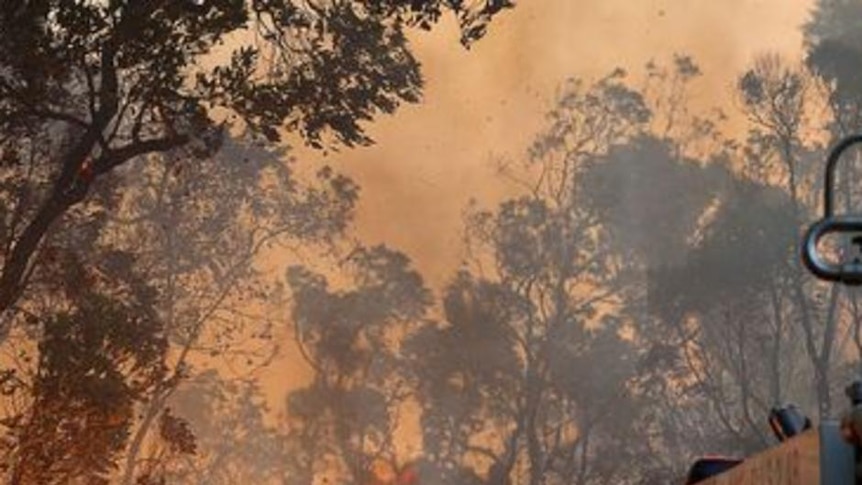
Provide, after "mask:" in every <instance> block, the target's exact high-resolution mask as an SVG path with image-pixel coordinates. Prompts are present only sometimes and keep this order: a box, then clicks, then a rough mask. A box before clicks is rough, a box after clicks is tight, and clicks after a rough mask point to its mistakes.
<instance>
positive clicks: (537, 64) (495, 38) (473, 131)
mask: <svg viewBox="0 0 862 485" xmlns="http://www.w3.org/2000/svg"><path fill="white" fill-rule="evenodd" d="M812 7H813V1H812V0H721V1H716V0H521V1H520V2H518V5H516V7H515V8H514V9H512V10H509V11H507V12H505V13H504V14H503V15H501V16H500V17H498V18H496V19H495V20H494V22H492V24H491V26H490V29H489V32H488V34H487V36H486V37H485V38H483V39H482V40H481V41H479V42H478V43H477V44H476V45H475V46H473V47H472V48H471V49H470V50H465V49H463V48H461V46H460V45H459V44H458V32H457V27H456V25H455V22H454V19H451V18H449V19H446V20H445V21H444V22H443V23H442V25H440V26H438V27H439V28H437V29H436V30H434V31H433V32H430V33H429V32H419V33H416V34H415V35H413V37H412V42H413V45H414V48H415V53H416V56H417V58H418V60H419V61H420V62H421V63H422V66H423V73H424V76H425V81H426V86H425V89H424V98H423V100H422V102H421V103H419V104H415V105H409V106H404V107H402V109H400V110H399V111H397V112H396V113H395V114H394V115H392V116H388V117H382V118H379V119H378V120H377V121H376V122H375V123H374V124H373V125H372V126H370V127H369V132H370V134H371V135H372V137H373V138H374V139H375V141H376V144H375V145H373V146H371V147H366V148H359V149H345V150H342V151H341V152H338V153H330V154H328V155H324V154H321V153H319V152H315V151H312V150H305V149H296V150H295V151H294V155H295V156H296V157H297V158H299V159H300V161H302V160H317V161H320V160H322V161H323V162H324V163H328V164H332V165H335V166H336V167H338V168H339V169H340V170H343V171H345V172H346V173H348V174H349V175H350V176H351V177H353V178H354V179H355V180H356V181H357V182H358V183H359V185H360V186H361V198H360V202H359V211H358V217H357V221H356V231H357V232H358V235H359V237H360V238H361V239H362V240H363V241H364V242H366V243H369V244H374V243H381V242H382V243H386V244H387V245H390V246H392V247H394V248H397V249H400V250H402V251H404V252H405V253H407V254H408V255H409V256H410V257H411V258H412V259H413V261H414V264H415V265H416V267H417V268H418V269H419V270H420V271H421V272H422V274H423V275H424V277H425V278H426V279H427V281H428V282H429V284H430V285H432V286H433V287H435V288H439V287H440V285H442V284H444V283H445V282H446V281H447V279H448V278H449V277H451V275H452V273H453V271H454V270H455V269H457V267H458V265H459V261H460V260H461V258H462V256H463V251H462V247H461V243H460V242H461V233H462V214H463V211H464V209H465V207H466V205H467V203H468V201H469V200H470V199H471V198H475V199H476V200H477V201H478V202H479V203H480V204H483V205H489V204H492V203H493V202H494V201H495V200H499V198H500V197H501V196H502V195H504V194H506V193H507V192H510V191H511V190H512V188H511V187H510V186H507V185H506V184H505V183H503V182H502V181H501V180H500V179H499V178H498V177H496V176H495V171H494V164H493V163H492V160H493V159H494V158H495V157H505V158H508V159H517V158H518V157H522V156H523V154H524V153H525V151H526V148H527V147H528V145H529V143H530V141H531V139H532V137H533V136H534V135H535V133H536V132H537V131H538V130H539V129H540V128H541V127H542V123H543V117H544V113H545V112H546V111H547V110H548V109H549V108H550V107H551V106H552V101H553V97H554V93H555V90H556V89H557V87H558V86H559V85H560V84H561V83H562V82H563V81H564V80H565V79H566V78H569V77H583V78H587V79H589V78H596V77H598V76H602V75H604V74H606V73H608V72H610V71H611V70H612V69H613V68H615V67H622V68H624V69H627V70H629V71H630V72H632V74H633V75H637V73H639V72H640V71H641V69H642V67H643V66H644V64H645V63H646V62H648V61H650V60H655V61H657V62H662V61H669V60H671V59H672V56H673V55H674V54H675V53H679V54H688V55H691V56H692V57H693V58H694V59H695V60H696V62H697V63H698V64H699V65H700V67H701V70H702V71H703V76H702V78H701V79H700V80H699V81H698V82H697V84H696V85H695V87H694V90H693V93H692V95H693V98H694V100H693V102H694V103H695V105H696V106H704V107H707V106H709V107H713V106H714V107H721V108H724V109H725V110H726V111H733V106H732V104H731V103H732V96H731V90H732V89H733V85H734V81H735V79H736V77H737V76H738V75H739V74H740V72H741V71H742V70H743V69H744V68H745V67H746V66H747V65H748V64H749V63H750V62H751V61H752V59H753V57H754V56H756V55H758V54H761V53H765V52H772V51H774V52H778V53H780V54H782V55H784V56H786V57H788V58H790V59H798V58H799V56H800V52H801V47H802V34H801V27H802V26H803V25H804V23H805V22H806V20H807V17H808V14H809V12H810V10H811V9H812ZM273 263H275V261H273ZM290 354H291V352H290V351H289V350H287V351H286V352H285V355H284V358H283V359H282V360H281V361H280V362H279V363H276V364H274V365H273V366H272V367H271V368H270V369H269V371H268V373H267V375H266V376H262V377H263V379H264V381H265V382H266V387H267V389H268V391H269V392H271V396H273V397H274V398H275V397H276V396H277V398H276V399H277V401H276V402H274V404H276V403H278V404H280V403H283V397H284V392H285V391H286V390H287V388H288V387H289V385H290V383H291V382H293V383H295V382H296V381H297V380H302V377H300V376H302V375H306V376H307V373H305V372H303V371H302V369H300V368H298V367H299V365H298V364H297V362H298V361H299V359H298V358H296V356H295V355H290ZM278 404H276V406H278Z"/></svg>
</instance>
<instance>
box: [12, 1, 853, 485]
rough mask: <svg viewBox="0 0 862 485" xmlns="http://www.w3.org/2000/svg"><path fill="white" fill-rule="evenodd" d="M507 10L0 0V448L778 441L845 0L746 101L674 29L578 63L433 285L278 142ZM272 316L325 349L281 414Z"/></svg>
mask: <svg viewBox="0 0 862 485" xmlns="http://www.w3.org/2000/svg"><path fill="white" fill-rule="evenodd" d="M509 6H510V5H509V3H508V2H499V1H487V2H472V3H471V4H470V5H469V6H467V5H465V4H463V3H462V2H456V1H435V2H399V1H395V0H387V1H380V2H351V1H344V2H323V3H319V4H318V3H316V2H295V3H294V2H271V1H264V0H249V1H245V2H243V1H231V0H219V1H206V2H188V3H184V2H177V1H171V2H141V3H136V2H123V1H113V0H112V1H109V2H55V1H48V0H45V1H26V0H21V1H13V2H11V4H10V6H9V8H6V7H5V6H4V9H3V10H2V11H0V207H2V212H0V257H2V259H3V263H2V265H3V266H2V273H0V330H2V350H3V351H2V357H0V398H2V399H0V402H2V408H0V426H2V428H0V434H2V439H0V457H2V459H0V473H2V475H3V479H4V480H5V481H7V482H9V483H19V484H49V483H122V484H138V485H151V484H163V483H206V484H218V483H224V484H236V483H254V484H257V483H260V484H265V483H285V484H291V485H293V484H296V485H312V484H314V485H317V484H322V483H331V484H336V483H339V484H340V483H343V484H357V485H370V484H376V485H384V484H392V485H394V484H399V485H406V484H408V483H422V484H441V485H442V484H451V485H470V484H477V485H478V484H489V485H504V484H518V485H520V484H529V485H563V484H577V485H586V484H591V485H592V484H632V485H634V484H641V485H647V484H664V483H671V482H673V481H674V480H678V479H679V477H680V476H682V475H683V474H684V472H685V469H686V467H687V465H688V461H689V460H690V459H691V458H692V457H694V456H696V455H698V454H701V453H707V452H716V453H729V454H747V453H749V452H753V451H756V450H758V449H762V448H763V447H765V446H769V445H770V444H771V440H772V438H771V437H770V436H769V432H768V428H767V427H766V425H765V424H766V421H765V417H766V413H767V412H768V410H769V408H770V407H771V406H773V405H775V404H779V403H784V402H787V401H794V402H796V403H798V404H800V405H801V406H802V408H803V409H806V410H807V411H808V412H809V413H810V415H811V416H812V417H813V418H815V419H819V418H825V417H830V416H834V415H835V414H836V413H837V412H838V411H839V410H840V409H841V407H842V406H843V405H844V402H843V398H842V392H841V389H842V388H843V386H844V385H846V384H847V383H848V382H849V380H850V379H851V378H852V377H854V376H855V375H856V374H857V373H858V371H859V370H860V366H859V365H858V364H857V362H858V360H859V358H860V357H862V334H860V314H859V311H860V308H859V302H858V300H857V293H856V292H854V291H853V290H850V289H844V288H841V287H838V286H830V285H825V284H822V283H818V282H816V281H815V280H814V279H813V278H812V277H811V276H809V275H808V274H807V273H806V272H805V270H804V268H802V267H801V264H800V262H799V258H798V252H797V245H798V241H799V238H800V233H801V231H802V230H803V229H804V227H805V226H806V225H807V224H808V223H809V222H810V221H812V220H813V219H814V218H816V217H817V214H819V210H820V205H819V204H820V200H821V192H820V191H821V188H822V180H821V176H822V168H823V160H824V157H825V153H826V150H827V148H828V147H829V146H830V145H831V144H832V143H834V142H835V141H836V140H837V139H839V138H840V137H842V136H844V135H847V134H849V133H855V132H857V131H859V130H860V129H862V82H860V81H862V77H860V74H859V73H858V72H857V70H858V66H860V65H862V5H859V4H858V2H854V1H851V0H820V1H819V3H818V5H817V8H816V9H815V10H814V11H813V12H812V17H811V20H810V22H809V23H808V24H807V25H805V26H804V32H805V39H806V45H805V53H806V54H805V59H804V62H802V63H799V64H796V63H793V62H790V61H787V60H784V59H781V58H780V57H778V56H777V55H771V54H764V55H762V56H760V57H758V58H756V59H752V61H751V64H750V67H749V68H748V69H747V70H746V71H744V72H740V73H738V76H737V80H738V82H737V85H736V86H735V88H734V93H733V95H734V97H735V99H736V100H737V103H736V104H735V106H734V108H733V109H734V110H735V111H734V112H721V111H717V110H716V111H710V112H703V111H702V110H697V109H695V108H694V107H693V104H692V102H691V100H690V98H689V92H690V91H691V89H692V86H693V85H696V83H697V80H698V77H699V76H700V75H701V72H700V68H699V66H698V64H697V61H696V59H692V58H690V57H688V56H686V55H683V54H678V55H674V56H670V57H667V58H662V57H661V56H657V60H656V61H655V62H650V63H649V64H647V65H646V66H623V67H621V68H620V69H617V70H615V71H613V72H610V73H608V74H607V75H606V76H604V77H601V78H598V79H582V78H579V77H573V78H572V79H570V80H567V81H565V82H564V83H562V85H561V88H560V90H559V93H558V95H557V97H556V98H555V99H554V103H553V109H552V110H551V111H550V112H549V113H548V115H547V119H546V123H545V126H544V128H543V129H542V130H541V131H540V132H539V133H536V134H535V137H534V141H533V143H532V144H531V146H530V147H529V148H528V150H525V155H524V157H523V158H522V159H519V160H514V161H507V162H506V163H501V166H500V167H499V168H500V170H499V173H500V177H503V178H504V179H505V181H506V182H507V183H509V184H511V187H512V190H511V193H512V194H514V195H512V196H510V197H509V198H506V199H505V200H501V201H499V202H498V203H497V204H495V205H493V206H481V205H478V204H472V205H470V206H469V207H466V208H465V217H464V228H463V240H464V254H465V258H464V261H463V264H462V266H461V268H460V270H458V271H457V272H456V273H455V274H452V275H451V277H450V278H449V279H448V283H447V284H446V285H445V286H444V287H443V288H430V287H429V286H428V285H427V284H426V282H425V281H423V278H422V275H421V274H419V272H418V271H417V270H416V269H415V268H414V267H413V265H412V264H411V261H410V258H409V257H408V256H407V255H405V254H403V253H402V252H400V251H398V249H397V248H393V247H388V246H386V245H366V244H363V243H362V242H361V241H357V240H356V238H355V237H353V235H352V232H351V224H352V221H353V216H354V210H355V208H356V204H357V202H358V200H359V197H360V195H361V187H359V186H358V185H357V184H356V183H355V182H354V181H352V180H351V179H350V178H348V177H346V176H344V175H342V174H339V173H337V172H336V171H335V170H333V169H331V168H329V167H312V166H309V165H308V164H303V163H301V162H299V161H297V160H294V159H293V158H292V157H291V155H290V151H289V150H288V149H287V148H284V147H285V144H283V143H279V140H280V139H281V138H283V137H285V136H287V137H294V138H293V139H300V140H303V141H305V142H306V143H308V144H309V145H311V146H313V147H318V148H328V147H337V146H341V147H345V146H346V147H350V146H353V145H358V144H367V143H370V142H371V140H370V139H369V138H368V136H367V135H366V134H365V131H364V123H366V122H368V121H370V120H373V119H374V118H376V117H377V116H379V115H381V114H386V113H391V112H393V111H394V110H395V109H396V108H397V107H398V106H399V105H400V104H402V103H406V102H417V101H419V100H420V97H421V88H422V77H421V72H420V69H419V63H418V62H417V61H416V60H415V59H414V58H413V55H412V53H411V51H410V49H409V44H408V42H407V40H406V39H407V38H406V32H407V31H409V30H410V29H415V28H419V29H428V28H432V27H433V26H434V24H435V23H436V22H437V20H438V18H439V17H440V15H443V14H454V15H456V16H457V18H458V20H459V25H460V27H461V33H462V38H461V42H462V43H463V44H464V45H470V44H471V43H472V42H474V41H477V40H479V39H480V37H482V35H483V34H484V32H485V29H486V28H488V23H489V22H491V24H490V25H491V26H492V27H491V28H493V25H494V23H493V19H492V18H493V17H494V16H495V15H497V14H498V13H499V12H500V11H502V10H504V9H505V8H507V7H509ZM225 39H227V40H229V41H230V42H224V40H225ZM232 45H233V46H236V47H235V48H231V49H232V50H231V49H228V48H227V47H225V46H232ZM220 49H221V50H220ZM224 50H229V51H230V52H228V53H227V54H228V55H224V52H223V51H224ZM624 68H625V69H624ZM627 71H631V72H630V73H629V72H627ZM728 119H732V120H740V119H741V120H744V126H743V128H741V129H740V128H739V127H738V126H736V125H734V124H732V123H729V122H728ZM737 124H738V123H737ZM730 127H733V128H734V129H733V131H730ZM858 159H859V157H858V156H857V154H855V153H853V154H851V155H850V156H849V157H848V159H847V160H846V161H845V162H846V163H845V164H844V165H842V168H841V173H840V176H839V183H838V185H839V188H840V197H839V198H838V205H837V207H840V208H841V209H842V210H846V211H852V210H853V207H855V206H854V202H855V201H858V200H859V199H860V197H859V195H860V192H862V186H860V184H859V181H860V180H862V178H860V176H862V171H860V170H862V167H860V166H859V165H860V164H859V163H857V162H858ZM833 243H834V244H832V247H831V248H830V249H831V250H833V251H834V252H836V253H847V254H849V253H850V252H851V251H854V250H856V249H855V248H853V247H852V246H851V245H849V244H848V243H845V242H842V241H833ZM274 254H277V255H280V256H282V257H283V259H285V260H289V261H291V263H290V265H289V267H288V268H287V269H286V270H285V271H282V270H281V269H279V271H278V272H277V273H276V274H274V273H273V271H272V268H271V267H270V266H268V265H266V264H265V260H266V257H272V255H274ZM293 346H295V347H296V348H297V353H298V355H299V356H301V358H302V360H303V362H302V366H304V367H305V368H307V369H308V370H309V375H310V378H308V379H306V381H305V382H304V383H303V384H301V385H299V386H298V387H296V388H295V389H294V390H292V391H291V392H290V393H289V395H287V396H286V398H285V400H284V402H283V405H280V406H279V407H278V408H274V409H271V408H270V406H269V405H267V399H266V397H265V392H264V390H263V388H262V385H261V383H260V382H259V381H258V380H257V379H256V375H257V374H256V371H258V370H259V369H261V368H266V367H267V366H268V365H270V364H271V363H272V362H273V360H274V359H276V358H278V357H279V356H280V355H282V352H284V348H285V347H293ZM417 433H418V434H417Z"/></svg>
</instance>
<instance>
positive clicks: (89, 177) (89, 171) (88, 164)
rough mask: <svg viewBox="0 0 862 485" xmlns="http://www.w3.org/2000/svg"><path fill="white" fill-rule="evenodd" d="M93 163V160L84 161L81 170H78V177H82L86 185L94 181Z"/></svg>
mask: <svg viewBox="0 0 862 485" xmlns="http://www.w3.org/2000/svg"><path fill="white" fill-rule="evenodd" d="M94 175H95V174H94V172H93V161H92V160H91V159H89V158H88V159H86V160H84V163H82V164H81V168H79V169H78V176H79V177H81V180H83V181H84V182H86V183H90V182H92V181H93V176H94Z"/></svg>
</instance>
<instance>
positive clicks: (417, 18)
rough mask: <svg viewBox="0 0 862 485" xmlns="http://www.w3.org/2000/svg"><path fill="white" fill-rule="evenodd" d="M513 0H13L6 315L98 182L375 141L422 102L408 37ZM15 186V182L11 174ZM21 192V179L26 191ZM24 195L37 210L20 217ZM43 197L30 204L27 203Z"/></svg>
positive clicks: (477, 31) (1, 97)
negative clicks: (140, 171) (284, 139)
mask: <svg viewBox="0 0 862 485" xmlns="http://www.w3.org/2000/svg"><path fill="white" fill-rule="evenodd" d="M510 6H511V1H510V0H484V1H481V2H469V3H467V2H462V1H461V0H430V1H422V2H417V1H398V0H375V1H371V2H367V1H349V0H337V1H327V2H318V1H310V2H307V1H294V0H279V1H277V0H202V1H201V0H179V1H177V0H154V1H147V2H139V1H124V0H10V1H8V2H4V4H3V9H2V11H0V160H2V165H3V166H4V171H5V172H6V173H7V174H9V173H14V172H16V171H17V172H21V173H26V174H27V177H26V184H29V185H30V186H28V187H27V190H26V192H27V194H26V197H25V194H23V193H19V194H17V198H16V199H17V200H0V204H2V206H3V208H4V212H6V213H7V214H13V213H16V212H17V214H16V216H15V220H14V221H9V222H7V221H4V224H12V225H14V226H15V227H14V228H13V229H12V230H11V231H10V232H11V237H10V241H9V242H8V243H6V242H4V244H3V246H4V247H5V249H4V250H2V252H0V255H2V257H3V259H4V262H3V269H2V276H0V311H4V310H6V309H7V308H8V307H9V306H10V305H11V304H13V303H14V302H15V301H16V300H17V298H18V297H19V296H20V294H21V291H22V289H23V287H24V280H25V279H26V273H27V268H28V266H29V265H30V263H31V259H32V256H33V254H34V252H35V250H36V248H37V247H38V245H39V243H40V242H41V240H42V239H43V237H44V236H45V234H46V232H47V231H48V228H49V227H51V226H52V224H53V223H54V222H55V221H56V220H57V219H59V218H60V217H61V216H63V215H64V214H65V213H66V212H67V211H68V209H69V208H70V207H72V206H73V205H75V204H77V203H79V202H81V201H82V200H84V198H85V197H86V195H87V193H88V192H89V191H90V188H91V185H92V184H93V182H94V181H95V180H97V179H98V178H99V177H100V176H101V175H104V174H106V173H108V172H111V171H112V170H114V169H115V168H117V167H119V166H121V165H123V164H125V163H126V162H128V161H129V160H131V159H133V158H135V157H138V156H141V155H146V154H151V153H161V152H167V151H170V150H177V149H179V148H184V149H186V150H187V152H188V154H189V155H193V156H199V157H206V156H209V155H210V154H212V153H213V151H215V150H216V149H218V147H219V146H220V140H221V133H222V129H223V128H224V127H225V126H226V125H228V126H236V127H237V128H242V129H248V130H250V131H251V132H252V133H255V134H257V135H262V136H263V137H265V138H266V139H268V140H270V141H277V140H278V139H279V137H280V134H281V133H283V131H282V130H284V129H287V130H289V131H290V132H292V133H296V134H297V135H299V136H300V137H301V138H302V139H304V140H305V142H307V143H308V144H310V145H312V146H314V147H323V146H324V145H332V146H335V145H346V146H352V145H356V144H367V143H370V141H371V140H370V139H369V137H368V136H367V135H366V134H365V132H364V131H363V127H362V123H363V122H365V121H368V120H371V119H372V118H373V117H374V116H375V115H377V114H380V113H390V112H392V111H394V110H395V109H396V108H397V107H398V106H399V104H401V103H403V102H415V101H417V100H418V99H419V96H420V92H421V87H422V78H421V75H420V69H419V63H418V62H417V61H416V59H415V58H414V56H413V55H412V53H411V51H410V49H409V45H408V40H407V37H406V31H407V30H408V29H410V28H419V29H429V28H431V27H432V25H433V24H435V23H436V22H437V21H438V20H439V19H440V18H441V16H442V15H444V14H445V13H449V14H454V15H455V16H456V18H457V19H458V22H459V25H460V28H461V43H462V44H464V45H465V46H469V45H470V44H471V43H472V42H473V41H475V40H477V39H478V38H479V37H481V36H482V35H483V34H484V32H485V29H486V25H487V23H488V22H489V21H490V19H491V18H492V17H493V16H494V15H495V14H497V13H499V12H500V11H501V10H503V9H505V8H507V7H510ZM4 178H5V175H4ZM19 181H20V180H19ZM23 200H26V201H27V202H28V203H29V206H28V207H27V208H22V207H23V202H22V201H23ZM33 201H36V202H33Z"/></svg>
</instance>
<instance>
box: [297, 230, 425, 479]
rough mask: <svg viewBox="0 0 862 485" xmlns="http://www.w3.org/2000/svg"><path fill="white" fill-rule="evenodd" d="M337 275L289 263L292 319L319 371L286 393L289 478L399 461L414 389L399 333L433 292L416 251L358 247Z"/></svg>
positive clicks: (365, 473)
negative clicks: (400, 435)
mask: <svg viewBox="0 0 862 485" xmlns="http://www.w3.org/2000/svg"><path fill="white" fill-rule="evenodd" d="M342 268H343V270H344V271H343V273H342V275H341V278H339V280H341V281H338V280H335V279H334V278H333V280H334V281H332V282H331V283H330V281H329V279H328V278H326V277H325V276H323V275H321V274H316V273H314V272H312V271H310V270H309V269H306V268H302V267H292V268H291V269H289V270H288V275H287V276H288V283H289V286H290V289H291V291H292V295H293V300H294V304H293V309H292V319H293V322H294V325H295V328H296V337H297V342H298V344H299V345H300V347H301V349H302V354H303V356H304V357H305V359H306V361H307V363H308V364H309V366H310V367H311V368H312V370H313V372H314V377H313V380H312V382H311V383H310V384H309V385H307V386H305V387H303V388H300V389H297V390H295V391H292V392H291V393H290V395H289V396H288V399H287V412H288V422H287V425H288V435H287V439H288V440H289V443H290V446H292V448H291V449H293V450H294V454H293V456H292V457H291V459H290V462H289V464H288V465H287V466H288V467H289V469H288V471H287V473H289V474H290V477H291V478H290V479H289V481H290V482H291V483H310V482H311V479H312V477H328V480H329V483H360V484H365V483H373V480H374V478H375V477H374V465H375V464H376V463H378V462H383V463H387V464H391V465H392V468H397V467H395V464H397V463H398V456H397V455H396V451H397V450H396V449H395V441H394V437H395V432H396V428H397V426H398V424H399V420H398V416H399V413H400V411H401V408H402V406H403V405H404V403H405V402H406V399H407V398H408V397H409V396H410V393H411V390H410V387H409V385H408V383H409V381H408V378H407V376H406V375H404V372H403V371H402V369H401V367H402V363H401V357H400V347H401V345H400V341H401V339H402V338H403V336H404V334H405V333H406V332H407V331H408V330H409V329H410V328H411V327H415V326H416V325H419V324H421V323H422V320H423V318H424V313H425V311H426V308H427V306H428V305H429V304H430V294H429V293H428V290H427V289H426V288H425V287H424V284H423V282H422V278H421V277H420V276H419V274H418V273H417V272H416V271H415V270H413V269H412V268H411V267H410V261H409V259H408V258H407V257H406V256H405V255H403V254H401V253H398V252H396V251H393V250H391V249H388V248H386V247H384V246H376V247H370V248H364V247H359V248H357V249H355V250H353V251H352V252H351V253H350V255H348V256H347V257H346V258H345V259H344V260H343V266H342Z"/></svg>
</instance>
